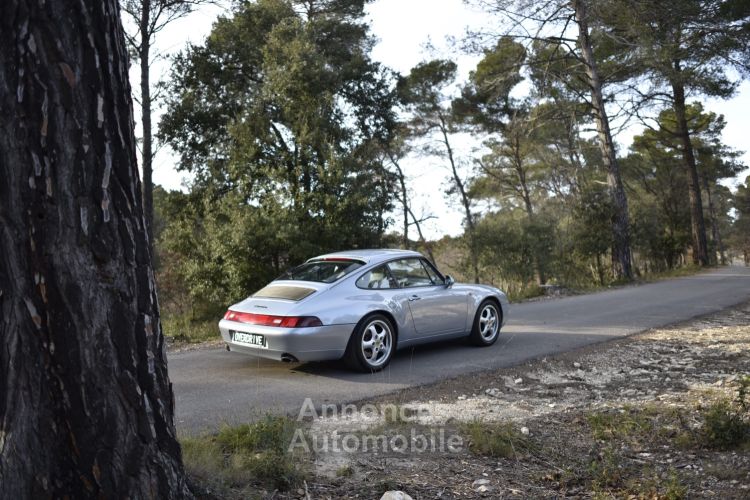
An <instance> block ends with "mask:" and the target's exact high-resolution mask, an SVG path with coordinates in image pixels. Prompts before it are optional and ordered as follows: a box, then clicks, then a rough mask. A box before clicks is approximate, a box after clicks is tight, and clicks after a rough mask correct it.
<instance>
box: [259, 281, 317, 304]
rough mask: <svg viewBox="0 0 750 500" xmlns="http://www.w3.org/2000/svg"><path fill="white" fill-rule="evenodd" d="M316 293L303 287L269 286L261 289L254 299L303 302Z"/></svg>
mask: <svg viewBox="0 0 750 500" xmlns="http://www.w3.org/2000/svg"><path fill="white" fill-rule="evenodd" d="M313 293H315V289H314V288H304V287H301V286H282V285H268V286H267V287H265V288H261V289H260V290H258V291H257V292H255V295H253V297H264V298H267V299H287V300H294V301H298V300H302V299H304V298H305V297H307V296H308V295H312V294H313Z"/></svg>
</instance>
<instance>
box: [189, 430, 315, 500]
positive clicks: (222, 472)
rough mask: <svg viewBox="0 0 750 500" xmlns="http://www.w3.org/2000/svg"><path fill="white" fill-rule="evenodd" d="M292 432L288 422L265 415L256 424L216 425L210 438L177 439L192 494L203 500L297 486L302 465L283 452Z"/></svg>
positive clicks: (302, 473) (303, 472) (300, 460)
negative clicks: (217, 427) (217, 426)
mask: <svg viewBox="0 0 750 500" xmlns="http://www.w3.org/2000/svg"><path fill="white" fill-rule="evenodd" d="M295 429H297V425H296V422H294V421H293V420H291V419H289V418H286V417H278V416H273V415H267V416H265V417H263V418H261V419H260V420H258V421H257V422H253V423H248V424H243V425H239V426H236V427H230V426H225V427H222V428H221V430H219V432H218V433H215V434H209V435H204V436H200V437H186V438H183V439H181V440H180V443H181V445H182V454H183V461H184V463H185V467H186V469H187V472H188V474H189V475H190V477H191V479H192V482H193V489H194V491H195V493H196V494H197V495H199V496H200V497H204V498H253V497H257V496H260V495H259V493H258V492H259V491H264V490H265V491H266V492H269V491H274V490H282V491H289V490H291V489H293V488H294V489H296V487H297V486H300V485H302V484H303V481H304V478H305V477H306V474H307V471H306V467H307V464H306V463H305V461H304V460H303V458H302V457H300V456H296V455H294V454H293V453H290V452H289V450H288V447H289V443H291V442H292V438H293V436H294V431H295ZM307 458H308V457H305V460H306V459H307Z"/></svg>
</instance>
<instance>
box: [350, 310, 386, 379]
mask: <svg viewBox="0 0 750 500" xmlns="http://www.w3.org/2000/svg"><path fill="white" fill-rule="evenodd" d="M395 350H396V329H395V328H394V327H393V323H392V322H391V320H390V319H389V318H387V317H386V316H385V315H383V314H371V315H369V316H366V317H364V318H363V319H362V320H361V321H360V322H359V323H358V324H357V326H356V328H354V332H353V333H352V336H351V338H350V339H349V345H348V346H347V348H346V354H344V361H345V362H346V364H347V366H349V368H351V369H352V370H357V371H361V372H369V373H372V372H377V371H380V370H382V369H383V368H385V367H386V366H388V363H390V362H391V358H392V357H393V353H394V351H395Z"/></svg>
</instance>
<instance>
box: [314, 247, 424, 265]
mask: <svg viewBox="0 0 750 500" xmlns="http://www.w3.org/2000/svg"><path fill="white" fill-rule="evenodd" d="M398 257H422V254H421V253H419V252H415V251H413V250H400V249H398V248H381V249H370V250H347V251H343V252H333V253H327V254H325V255H318V256H317V257H313V258H312V259H309V260H308V262H309V261H311V260H320V259H336V258H339V259H357V260H361V261H363V262H365V263H366V264H374V263H377V262H383V261H386V260H391V259H394V258H398Z"/></svg>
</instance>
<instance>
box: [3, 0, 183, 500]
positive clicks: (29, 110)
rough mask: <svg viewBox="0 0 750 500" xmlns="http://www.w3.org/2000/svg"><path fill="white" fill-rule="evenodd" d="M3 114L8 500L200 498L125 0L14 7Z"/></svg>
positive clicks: (30, 0)
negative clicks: (141, 159) (170, 357)
mask: <svg viewBox="0 0 750 500" xmlns="http://www.w3.org/2000/svg"><path fill="white" fill-rule="evenodd" d="M0 113H1V114H2V116H3V119H2V120H1V121H0V338H1V339H2V345H3V349H0V498H65V497H69V498H91V497H103V498H111V497H122V498H178V497H187V496H190V492H189V490H188V489H187V487H186V481H185V475H184V471H183V467H182V464H181V456H180V447H179V444H178V442H177V440H176V438H175V428H174V423H173V416H174V399H173V394H172V388H171V384H170V383H169V379H168V376H167V360H166V355H165V350H164V339H163V336H162V332H161V326H160V322H159V308H158V304H157V298H156V293H155V290H154V278H153V273H152V269H151V261H150V253H149V249H148V240H147V236H146V228H145V225H144V219H143V208H142V200H141V193H140V182H139V180H138V174H137V168H136V155H135V140H134V136H133V114H132V103H131V98H130V86H129V84H128V61H127V54H126V50H125V42H124V38H123V33H122V28H121V25H120V17H119V10H118V2H117V0H79V1H78V2H49V1H48V2H42V1H38V0H37V1H34V0H4V1H3V3H2V4H1V6H0Z"/></svg>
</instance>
